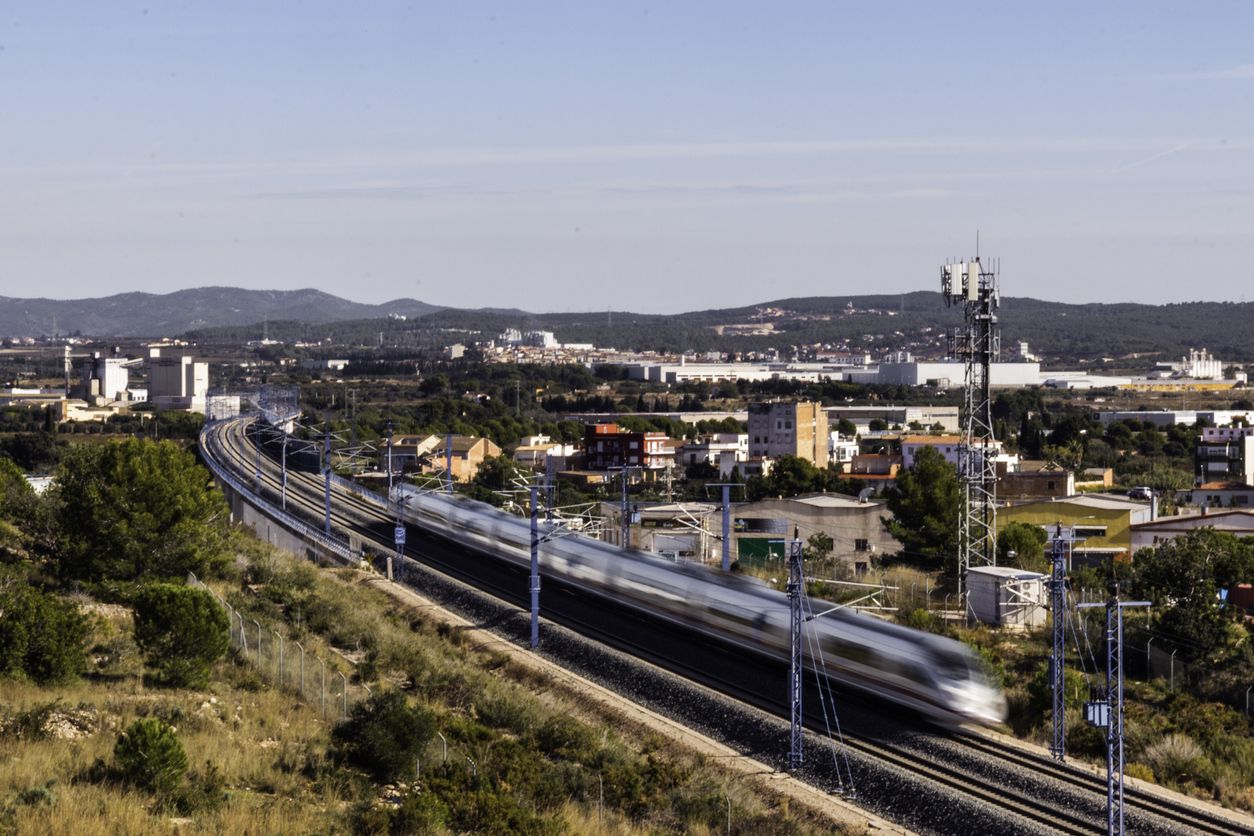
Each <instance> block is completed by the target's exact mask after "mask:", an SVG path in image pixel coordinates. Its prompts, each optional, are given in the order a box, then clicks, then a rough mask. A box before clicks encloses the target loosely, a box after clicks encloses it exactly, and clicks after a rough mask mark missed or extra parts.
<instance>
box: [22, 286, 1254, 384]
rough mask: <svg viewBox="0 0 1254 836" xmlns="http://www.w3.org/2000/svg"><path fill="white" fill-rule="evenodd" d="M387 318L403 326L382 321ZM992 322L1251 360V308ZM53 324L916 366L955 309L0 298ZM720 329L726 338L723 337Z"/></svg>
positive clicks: (1069, 355) (1036, 334) (220, 336)
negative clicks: (515, 333)
mask: <svg viewBox="0 0 1254 836" xmlns="http://www.w3.org/2000/svg"><path fill="white" fill-rule="evenodd" d="M389 315H392V316H394V317H397V316H403V317H405V318H406V321H404V322H400V321H398V320H397V319H395V318H393V319H390V320H389V319H388V318H387V317H388V316H389ZM998 315H999V319H1000V325H1001V338H1002V345H1003V347H1004V349H1005V350H1004V351H1003V355H1009V354H1011V353H1013V349H1015V348H1016V343H1018V342H1019V341H1021V340H1022V341H1026V342H1028V343H1029V345H1030V347H1031V350H1032V351H1033V352H1034V353H1036V354H1039V355H1041V356H1042V357H1043V358H1044V359H1045V360H1046V361H1047V362H1049V363H1051V364H1068V365H1069V364H1075V363H1091V364H1092V365H1093V367H1094V368H1100V367H1105V368H1117V367H1127V368H1143V367H1144V366H1145V364H1146V362H1148V361H1149V359H1150V357H1152V356H1153V355H1158V356H1160V357H1164V358H1168V359H1176V358H1178V357H1179V356H1180V355H1181V354H1183V353H1185V352H1186V351H1187V350H1188V349H1189V348H1202V347H1205V348H1208V349H1210V351H1211V353H1212V354H1214V355H1215V356H1217V357H1219V358H1220V359H1221V360H1224V361H1230V362H1245V363H1248V362H1254V328H1251V327H1250V323H1251V322H1254V303H1241V304H1236V303H1232V302H1189V303H1180V304H1171V305H1140V304H1130V303H1121V304H1087V305H1070V304H1064V303H1061V302H1048V301H1044V300H1040V299H1031V298H1015V297H1011V298H1006V299H1003V300H1002V306H1001V308H1000V310H999V312H998ZM54 317H55V320H56V329H57V331H58V332H59V333H62V334H66V333H74V332H82V333H83V334H87V335H94V336H119V337H142V336H152V337H157V336H175V335H182V334H188V335H190V336H192V338H194V339H201V340H209V341H214V340H221V341H229V342H238V341H242V340H245V339H255V338H256V337H258V336H260V335H261V330H262V329H261V323H262V322H263V321H268V322H269V334H270V336H271V337H274V338H276V339H287V340H291V339H302V340H321V339H323V338H325V337H329V338H331V340H332V342H334V343H336V344H340V345H362V346H369V345H374V344H375V343H376V341H377V340H378V339H379V338H380V333H381V332H382V333H383V335H384V338H385V339H386V340H387V343H388V344H389V345H407V346H418V345H431V344H435V343H439V344H444V343H447V342H449V341H451V340H452V339H454V338H457V339H461V340H462V341H466V340H469V339H473V338H475V335H483V336H488V337H492V336H496V334H498V333H500V332H501V331H502V330H504V329H506V328H511V327H512V328H520V329H523V330H533V329H540V330H547V331H553V332H555V333H556V335H557V338H558V340H560V341H562V342H572V343H595V344H596V345H600V346H613V347H616V348H636V349H657V350H663V351H684V350H696V351H751V350H762V349H767V348H779V349H786V348H787V347H789V346H794V345H815V344H827V345H832V346H836V347H840V348H847V349H849V350H853V351H866V352H869V353H871V354H873V355H879V354H881V353H883V352H886V351H897V350H907V351H913V352H915V353H916V354H918V355H919V356H923V357H929V356H937V355H938V354H939V353H943V352H944V350H945V344H946V334H947V333H948V332H950V331H952V329H954V328H956V327H958V326H960V325H961V324H962V311H961V310H960V309H954V308H946V307H945V305H944V303H943V301H942V300H941V297H940V294H939V293H938V292H934V291H915V292H912V293H902V294H892V295H874V296H852V295H850V296H811V297H800V298H790V299H777V300H774V301H770V302H762V303H760V304H757V305H751V306H746V307H739V308H723V309H711V310H704V311H690V312H687V313H681V314H673V315H660V314H637V313H631V312H627V311H612V312H607V311H591V312H586V313H547V314H546V313H530V312H526V311H519V310H512V309H499V308H481V309H476V310H465V309H457V308H441V307H437V306H434V305H428V304H426V303H425V302H420V301H417V300H414V299H397V300H395V301H392V302H386V303H384V304H382V305H365V304H360V303H357V302H351V301H349V300H346V299H341V298H339V297H337V296H332V295H330V294H328V293H323V292H322V291H318V290H291V291H283V290H241V289H239V288H225V287H207V288H196V289H194V290H182V291H177V292H174V293H169V294H164V295H154V294H149V293H124V294H120V295H117V296H109V297H105V298H102V299H83V300H73V301H58V300H52V299H6V298H0V336H3V335H13V336H18V335H32V336H38V335H42V334H51V333H52V328H53V319H54ZM729 325H730V326H738V327H733V328H726V327H724V326H729ZM456 334H464V335H463V336H461V337H455V336H454V335H456ZM1134 355H1136V356H1134ZM1105 358H1110V360H1112V361H1113V362H1103V360H1104V359H1105Z"/></svg>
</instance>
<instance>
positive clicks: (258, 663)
mask: <svg viewBox="0 0 1254 836" xmlns="http://www.w3.org/2000/svg"><path fill="white" fill-rule="evenodd" d="M253 624H256V625H257V667H258V668H260V667H261V622H260V621H258V620H257V619H255V618H254V619H253Z"/></svg>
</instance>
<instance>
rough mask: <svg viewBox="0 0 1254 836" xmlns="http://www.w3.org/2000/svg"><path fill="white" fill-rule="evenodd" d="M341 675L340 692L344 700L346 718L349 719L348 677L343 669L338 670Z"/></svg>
mask: <svg viewBox="0 0 1254 836" xmlns="http://www.w3.org/2000/svg"><path fill="white" fill-rule="evenodd" d="M336 673H337V674H339V677H340V694H341V695H342V697H343V700H344V719H345V720H347V719H348V677H346V676H345V675H344V673H343V672H342V671H336Z"/></svg>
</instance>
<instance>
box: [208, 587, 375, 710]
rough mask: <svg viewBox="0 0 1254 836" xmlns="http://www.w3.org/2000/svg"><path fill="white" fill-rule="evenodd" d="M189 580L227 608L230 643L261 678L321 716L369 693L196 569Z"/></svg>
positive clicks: (348, 708)
mask: <svg viewBox="0 0 1254 836" xmlns="http://www.w3.org/2000/svg"><path fill="white" fill-rule="evenodd" d="M187 583H188V584H189V585H190V586H194V587H197V588H199V589H203V590H205V591H206V592H208V593H209V594H210V595H212V596H213V597H214V600H216V601H217V602H218V603H219V604H220V605H221V606H222V608H223V609H224V610H226V614H227V619H228V621H229V622H230V635H231V647H233V648H235V649H236V650H237V651H239V654H240V657H241V658H243V659H245V660H247V661H248V662H249V663H251V664H252V665H253V667H254V668H256V670H257V672H258V673H260V674H261V675H262V677H263V678H265V679H267V680H268V681H270V682H272V683H274V684H275V685H276V686H278V687H279V688H282V689H284V690H287V691H291V692H294V693H296V694H297V695H298V696H300V698H301V700H303V701H304V702H306V703H308V704H310V705H313V706H315V707H317V709H318V713H319V716H321V717H322V719H323V720H329V721H331V722H338V721H340V720H345V719H347V718H348V712H349V710H350V709H351V708H352V706H353V705H355V704H356V703H357V702H358V701H360V700H363V699H366V698H367V697H369V696H370V694H371V691H370V687H369V686H367V685H365V684H363V683H354V682H352V681H351V680H350V677H349V676H348V675H346V674H345V673H344V672H343V671H342V670H339V669H338V668H337V667H336V666H335V664H334V663H332V665H331V666H328V665H327V662H326V660H325V659H323V658H322V657H321V656H318V655H316V654H314V653H309V652H306V650H305V646H304V644H303V643H301V642H299V641H297V640H295V639H293V638H291V637H290V636H287V635H286V634H285V632H284V631H283V630H280V629H278V628H276V627H275V626H274V625H272V624H270V623H262V622H261V621H259V620H258V619H255V618H249V617H247V616H245V615H243V614H242V613H240V612H239V611H238V610H236V609H235V608H234V607H232V606H231V605H230V604H229V603H227V601H226V600H225V599H224V598H223V597H222V596H221V595H219V594H218V593H217V592H215V591H214V590H212V589H210V588H209V587H208V586H206V585H205V584H204V583H202V582H201V581H200V579H199V578H197V577H196V575H195V574H193V573H191V572H188V573H187ZM280 626H282V625H280Z"/></svg>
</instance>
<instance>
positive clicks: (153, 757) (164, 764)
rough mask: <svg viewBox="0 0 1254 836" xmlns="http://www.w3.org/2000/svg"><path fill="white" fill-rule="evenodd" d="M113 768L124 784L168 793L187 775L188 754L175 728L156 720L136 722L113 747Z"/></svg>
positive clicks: (154, 718) (153, 718) (147, 719)
mask: <svg viewBox="0 0 1254 836" xmlns="http://www.w3.org/2000/svg"><path fill="white" fill-rule="evenodd" d="M113 769H114V772H115V774H116V775H117V777H118V778H119V779H120V780H121V781H124V782H125V783H128V784H131V785H132V786H135V787H138V788H139V789H143V790H147V791H148V792H152V793H156V794H159V795H164V794H169V793H170V792H172V791H173V790H174V788H175V787H177V786H178V785H179V784H180V783H181V782H182V781H183V777H184V776H185V775H186V773H187V752H186V751H184V750H183V744H182V743H180V742H179V739H178V735H177V734H176V733H175V731H174V727H173V726H171V725H170V724H169V723H165V722H163V721H162V720H159V719H158V718H156V717H145V718H144V719H142V720H136V721H135V722H134V723H132V724H131V725H130V727H129V728H128V729H127V730H126V731H125V732H123V733H122V734H121V735H120V736H119V737H118V742H117V744H116V745H115V746H114V747H113Z"/></svg>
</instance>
